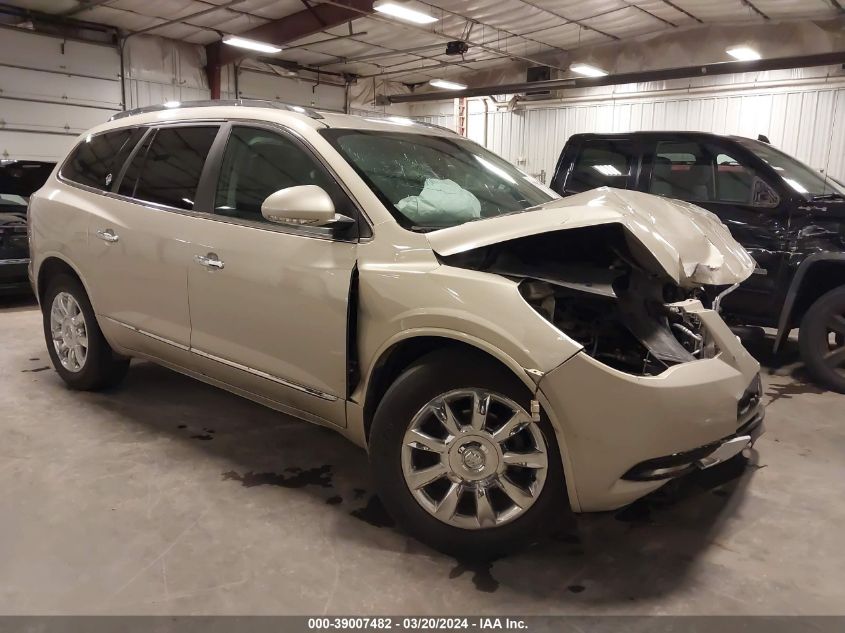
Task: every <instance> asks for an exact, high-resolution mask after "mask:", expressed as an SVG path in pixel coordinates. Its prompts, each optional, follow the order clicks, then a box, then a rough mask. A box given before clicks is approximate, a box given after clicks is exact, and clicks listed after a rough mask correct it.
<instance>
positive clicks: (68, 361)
mask: <svg viewBox="0 0 845 633" xmlns="http://www.w3.org/2000/svg"><path fill="white" fill-rule="evenodd" d="M41 312H42V317H43V325H44V338H45V339H46V342H47V351H48V353H49V354H50V360H52V361H53V367H54V368H55V369H56V372H58V374H59V376H61V378H62V380H64V381H65V384H67V386H68V387H70V388H71V389H78V390H81V391H97V390H100V389H105V388H107V387H113V386H115V385H117V384H119V383H120V382H121V381H122V380H123V378H124V377H125V376H126V372H127V370H128V369H129V359H128V358H121V357H118V356H117V355H116V354H115V353H114V351H113V350H112V348H111V347H110V346H109V344H108V343H107V342H106V339H105V337H104V336H103V333H102V331H101V330H100V326H99V325H98V324H97V318H96V317H95V316H94V310H93V308H92V307H91V302H90V301H89V300H88V295H87V294H86V292H85V289H84V288H83V287H82V284H81V283H80V282H79V280H78V279H75V278H74V277H71V276H69V275H59V276H56V277H54V278H53V279H51V280H50V282H49V284H48V286H47V290H46V292H45V293H44V299H43V302H42V304H41Z"/></svg>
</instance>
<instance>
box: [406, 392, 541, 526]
mask: <svg viewBox="0 0 845 633" xmlns="http://www.w3.org/2000/svg"><path fill="white" fill-rule="evenodd" d="M548 461H549V457H548V448H547V446H546V441H545V439H544V438H543V434H542V432H541V431H540V427H539V426H538V425H537V423H536V422H534V421H533V420H532V419H531V416H530V415H529V414H528V412H526V411H525V409H523V408H522V407H521V406H519V405H518V404H517V403H515V402H514V401H513V400H510V399H508V398H505V397H504V396H501V395H498V394H495V393H489V392H485V391H482V390H478V389H460V390H456V391H450V392H448V393H445V394H442V395H440V396H438V397H437V398H435V399H433V400H432V401H431V402H429V403H428V404H426V405H425V406H424V407H423V408H422V409H421V410H420V411H419V412H418V413H417V414H416V415H415V416H414V418H413V420H411V424H410V425H409V427H408V430H407V431H406V432H405V436H404V438H403V441H402V473H403V475H404V477H405V483H406V484H407V486H408V488H409V490H410V491H411V494H412V495H413V496H414V498H415V499H416V500H417V502H418V503H419V504H420V505H421V506H422V507H423V508H424V509H425V510H426V511H427V512H428V513H429V514H431V515H432V516H434V517H435V518H437V519H439V520H440V521H442V522H444V523H446V524H448V525H451V526H454V527H459V528H463V529H469V530H477V529H483V528H491V527H496V526H499V525H504V524H505V523H509V522H511V521H513V520H514V519H516V518H517V517H519V516H521V515H522V514H524V513H525V512H526V511H527V510H528V509H529V508H530V507H531V506H532V505H533V504H534V502H535V501H536V500H537V499H538V498H539V496H540V493H541V492H542V490H543V484H544V483H545V481H546V471H547V469H548Z"/></svg>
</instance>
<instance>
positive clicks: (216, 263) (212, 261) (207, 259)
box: [194, 253, 224, 270]
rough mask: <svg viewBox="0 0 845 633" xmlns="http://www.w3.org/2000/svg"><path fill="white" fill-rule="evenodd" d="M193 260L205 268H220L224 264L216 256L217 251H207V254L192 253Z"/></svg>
mask: <svg viewBox="0 0 845 633" xmlns="http://www.w3.org/2000/svg"><path fill="white" fill-rule="evenodd" d="M194 261H195V262H196V263H198V264H199V265H200V266H205V267H206V268H214V269H215V270H222V268H223V266H224V264H223V262H222V261H221V260H220V259H219V258H218V257H217V253H209V254H208V255H194Z"/></svg>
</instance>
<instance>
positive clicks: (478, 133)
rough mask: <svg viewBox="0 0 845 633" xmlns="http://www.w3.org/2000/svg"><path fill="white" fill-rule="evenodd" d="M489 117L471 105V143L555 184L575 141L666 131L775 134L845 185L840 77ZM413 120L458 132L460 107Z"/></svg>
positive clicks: (711, 86) (767, 81) (761, 78)
mask: <svg viewBox="0 0 845 633" xmlns="http://www.w3.org/2000/svg"><path fill="white" fill-rule="evenodd" d="M487 107H488V109H489V110H490V112H489V113H487V114H486V115H485V114H484V101H483V100H471V104H470V114H469V116H468V121H467V135H468V136H469V137H470V138H472V139H473V140H477V141H479V142H483V143H484V144H485V145H486V146H487V147H488V148H489V149H491V150H492V151H494V152H496V153H497V154H500V155H501V156H503V157H505V158H507V159H508V160H509V161H511V162H513V163H514V164H517V165H518V166H519V167H520V168H521V169H523V170H524V171H527V172H528V173H531V174H535V175H537V174H540V173H541V172H545V176H546V182H548V181H549V180H550V179H551V176H552V173H553V171H554V166H555V163H556V161H557V158H558V155H559V153H560V150H561V149H562V148H563V145H564V144H565V143H566V140H567V139H568V138H569V136H570V135H572V134H575V133H580V132H627V131H632V130H656V129H667V130H699V131H706V132H715V133H718V134H739V135H742V136H749V137H752V138H756V137H757V135H758V134H765V135H766V136H768V137H769V139H770V140H771V142H772V143H773V144H774V145H775V146H776V147H779V148H780V149H782V150H784V151H786V152H787V153H789V154H792V155H793V156H796V157H797V158H799V159H800V160H802V161H804V162H806V163H807V164H809V165H811V166H813V167H815V168H817V169H823V170H825V171H827V172H828V173H830V174H831V175H833V176H834V177H836V178H839V179H840V180H842V179H845V76H843V75H842V72H841V70H840V69H838V68H835V67H834V68H813V69H796V70H786V71H772V72H767V73H746V74H745V75H728V76H724V77H712V78H708V79H706V80H701V79H696V80H692V81H690V80H678V81H673V82H653V83H650V84H634V85H626V86H614V87H605V88H596V89H591V90H590V91H581V94H580V95H579V96H577V97H575V98H571V99H567V100H563V101H555V102H547V103H542V104H529V105H527V106H526V107H525V108H520V109H515V110H513V111H507V110H504V111H502V110H501V106H499V108H498V111H497V106H496V105H495V104H492V103H491V102H490V101H489V100H488V101H487ZM412 112H413V114H414V115H415V117H416V118H420V119H422V120H425V121H427V122H431V123H436V124H438V125H444V126H446V127H450V128H452V129H454V115H453V105H452V103H451V102H449V103H446V104H444V103H440V104H426V105H425V106H423V107H420V106H416V107H415V108H414V109H413V110H412ZM485 118H486V123H485ZM485 127H486V133H485Z"/></svg>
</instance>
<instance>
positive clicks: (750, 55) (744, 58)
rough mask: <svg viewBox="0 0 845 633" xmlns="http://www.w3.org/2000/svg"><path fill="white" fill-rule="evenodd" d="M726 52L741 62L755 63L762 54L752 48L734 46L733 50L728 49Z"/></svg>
mask: <svg viewBox="0 0 845 633" xmlns="http://www.w3.org/2000/svg"><path fill="white" fill-rule="evenodd" d="M725 52H726V53H727V54H728V55H730V56H731V57H733V58H735V59H738V60H739V61H741V62H753V61H754V60H756V59H760V53H758V52H757V51H755V50H754V49H753V48H751V47H750V46H734V47H733V48H729V49H727V50H726V51H725Z"/></svg>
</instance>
